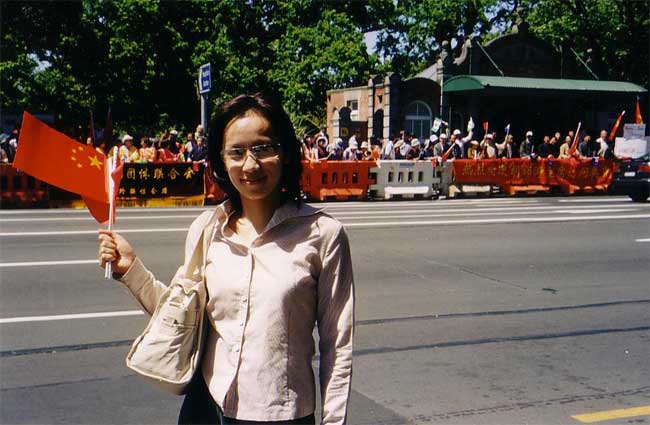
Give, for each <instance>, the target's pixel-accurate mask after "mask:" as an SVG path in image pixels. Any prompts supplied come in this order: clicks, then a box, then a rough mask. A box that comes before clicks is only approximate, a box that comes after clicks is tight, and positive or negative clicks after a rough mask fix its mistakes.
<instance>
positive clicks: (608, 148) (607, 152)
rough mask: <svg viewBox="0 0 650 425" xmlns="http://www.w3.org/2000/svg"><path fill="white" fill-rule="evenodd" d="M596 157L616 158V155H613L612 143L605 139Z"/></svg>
mask: <svg viewBox="0 0 650 425" xmlns="http://www.w3.org/2000/svg"><path fill="white" fill-rule="evenodd" d="M601 136H602V134H601ZM605 137H607V136H605ZM598 156H599V157H601V158H604V159H614V158H616V155H615V154H614V142H610V141H609V140H607V138H605V146H604V147H601V148H600V150H599V151H598Z"/></svg>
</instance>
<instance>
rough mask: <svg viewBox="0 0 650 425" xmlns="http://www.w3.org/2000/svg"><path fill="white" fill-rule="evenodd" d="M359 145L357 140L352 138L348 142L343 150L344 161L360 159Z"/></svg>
mask: <svg viewBox="0 0 650 425" xmlns="http://www.w3.org/2000/svg"><path fill="white" fill-rule="evenodd" d="M358 149H359V145H357V142H356V141H354V140H352V141H350V142H349V143H348V147H347V149H346V150H345V151H343V161H358V160H359V159H360V158H359V151H358Z"/></svg>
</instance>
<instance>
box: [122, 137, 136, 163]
mask: <svg viewBox="0 0 650 425" xmlns="http://www.w3.org/2000/svg"><path fill="white" fill-rule="evenodd" d="M122 142H124V144H123V145H122V146H121V147H120V148H119V150H118V151H117V154H118V155H119V157H120V160H122V162H138V160H139V159H140V154H139V152H138V149H137V148H136V147H135V146H134V145H133V137H131V135H129V134H126V135H124V137H122Z"/></svg>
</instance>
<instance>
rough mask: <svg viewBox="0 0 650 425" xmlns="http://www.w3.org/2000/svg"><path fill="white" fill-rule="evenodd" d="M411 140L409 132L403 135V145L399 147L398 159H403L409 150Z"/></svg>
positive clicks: (411, 136)
mask: <svg viewBox="0 0 650 425" xmlns="http://www.w3.org/2000/svg"><path fill="white" fill-rule="evenodd" d="M411 140H413V135H412V134H411V133H409V132H405V133H404V143H402V144H401V145H400V147H399V154H400V156H401V158H400V159H405V158H406V157H407V155H408V153H409V151H410V150H411Z"/></svg>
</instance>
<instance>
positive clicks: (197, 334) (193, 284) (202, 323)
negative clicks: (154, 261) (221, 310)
mask: <svg viewBox="0 0 650 425" xmlns="http://www.w3.org/2000/svg"><path fill="white" fill-rule="evenodd" d="M212 218H213V217H212ZM212 218H211V219H210V220H209V221H208V223H207V224H206V225H205V227H204V229H203V232H201V236H200V239H199V241H198V243H197V244H196V246H195V247H194V251H193V253H192V257H191V258H190V260H189V262H188V263H187V264H186V265H185V266H186V267H185V273H184V275H182V276H179V277H175V278H174V279H173V280H172V282H171V283H170V284H169V286H168V287H167V290H166V291H165V293H164V294H163V295H162V296H161V297H160V300H158V305H157V306H156V310H155V311H154V313H153V315H152V316H151V319H150V320H149V324H148V325H147V327H146V328H145V330H144V332H143V333H142V334H141V335H140V336H139V337H138V338H136V340H135V341H134V342H133V345H132V346H131V350H130V351H129V353H128V354H127V356H126V366H127V367H128V368H130V369H132V370H133V371H135V372H136V373H138V374H139V375H141V376H143V377H144V378H146V379H147V380H149V381H150V382H152V383H153V384H155V385H156V386H158V387H160V388H162V389H164V390H166V391H168V392H171V393H173V394H177V395H180V394H184V393H185V390H186V389H187V387H188V385H189V384H190V382H191V381H192V378H193V376H194V373H195V372H196V371H197V370H198V368H199V366H200V362H201V353H202V352H203V345H204V343H205V335H206V331H207V321H206V318H205V305H206V301H207V289H206V286H205V276H204V269H205V254H204V251H205V250H207V247H208V246H209V241H210V240H211V237H212V230H213V229H214V221H215V220H214V219H212ZM206 242H207V243H206ZM197 267H200V268H201V269H200V273H199V274H198V275H199V276H200V277H199V280H196V279H192V278H190V277H191V276H196V275H195V274H193V272H194V271H195V270H196V268H197Z"/></svg>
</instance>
